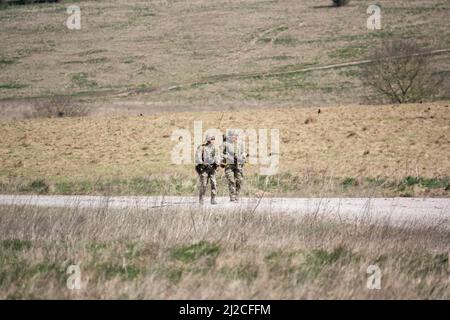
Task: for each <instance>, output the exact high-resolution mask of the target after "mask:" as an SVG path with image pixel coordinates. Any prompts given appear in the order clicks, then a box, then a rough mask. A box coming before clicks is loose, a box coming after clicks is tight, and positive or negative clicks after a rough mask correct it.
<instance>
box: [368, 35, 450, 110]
mask: <svg viewBox="0 0 450 320" xmlns="http://www.w3.org/2000/svg"><path fill="white" fill-rule="evenodd" d="M369 60H373V62H372V63H369V64H365V65H363V66H362V72H361V75H362V80H363V83H364V84H365V85H367V86H368V87H369V88H371V89H372V90H373V91H374V92H375V93H376V94H377V95H378V96H381V97H384V98H387V99H388V100H389V101H390V102H393V103H408V102H419V101H423V100H426V99H432V98H434V97H435V96H436V95H437V94H438V92H439V87H440V85H441V84H442V82H443V78H442V77H441V76H439V75H438V73H437V72H436V70H434V68H433V66H432V64H431V60H430V56H429V55H427V54H425V52H424V51H423V49H422V48H421V47H420V46H419V45H417V43H415V42H414V41H404V40H402V41H390V42H385V43H383V44H382V45H381V47H379V48H376V49H374V50H373V51H372V53H371V54H370V56H369Z"/></svg>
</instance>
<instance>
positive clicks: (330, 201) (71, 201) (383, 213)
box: [0, 195, 450, 228]
mask: <svg viewBox="0 0 450 320" xmlns="http://www.w3.org/2000/svg"><path fill="white" fill-rule="evenodd" d="M196 200H197V199H196V198H195V197H102V196H30V195H0V205H29V206H48V207H79V208H104V207H108V208H116V209H125V208H127V209H133V208H136V209H148V210H152V209H157V208H165V207H169V208H178V209H180V210H189V209H190V210H192V209H193V210H197V209H199V208H200V207H199V204H198V203H197V201H196ZM218 202H219V204H217V205H214V206H212V205H210V204H209V203H207V204H204V205H203V207H202V209H203V210H204V211H205V212H212V211H221V212H223V211H225V212H240V211H245V212H248V213H284V214H303V215H317V216H320V217H327V218H332V219H337V220H342V221H343V220H345V221H352V222H363V223H367V222H372V221H385V222H387V221H389V223H392V224H395V225H401V224H403V223H408V224H409V225H410V224H419V225H439V226H441V227H445V228H450V199H444V198H424V199H421V198H372V199H369V198H260V199H258V198H243V199H241V200H240V202H239V203H231V202H229V201H228V199H227V198H218Z"/></svg>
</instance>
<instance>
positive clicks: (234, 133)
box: [227, 130, 238, 138]
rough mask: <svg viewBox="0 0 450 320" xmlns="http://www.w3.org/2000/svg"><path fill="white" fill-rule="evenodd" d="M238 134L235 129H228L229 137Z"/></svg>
mask: <svg viewBox="0 0 450 320" xmlns="http://www.w3.org/2000/svg"><path fill="white" fill-rule="evenodd" d="M237 135H238V134H237V132H236V131H235V130H228V131H227V138H232V137H236V136H237Z"/></svg>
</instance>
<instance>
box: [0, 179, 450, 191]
mask: <svg viewBox="0 0 450 320" xmlns="http://www.w3.org/2000/svg"><path fill="white" fill-rule="evenodd" d="M197 185H198V181H197V177H196V176H195V174H194V173H193V175H192V176H189V177H187V176H181V175H173V176H169V177H158V176H154V177H151V176H150V177H130V178H113V177H112V178H98V179H92V180H86V179H69V178H58V179H57V180H52V179H34V180H29V181H27V180H22V179H17V180H15V179H10V180H9V181H3V182H0V193H4V194H49V195H111V196H114V195H116V196H120V195H123V196H125V195H144V196H145V195H148V196H150V195H164V194H166V195H168V194H170V195H179V196H181V195H196V194H197V192H198V189H197ZM416 186H417V187H420V188H418V189H417V188H415V187H416ZM256 190H259V191H265V192H267V194H271V195H274V196H286V195H289V196H317V194H320V195H321V196H355V197H359V196H367V195H370V196H382V197H393V196H407V197H413V196H421V195H423V194H427V196H429V194H428V193H427V192H429V191H439V192H440V194H441V195H444V194H447V195H450V178H449V177H439V178H428V177H411V176H408V177H405V178H403V179H400V180H393V179H389V178H387V177H378V178H370V177H342V178H340V177H309V178H308V180H305V179H304V178H303V177H301V176H298V175H294V174H290V173H280V174H277V175H273V176H263V175H258V174H254V175H249V176H246V177H245V180H244V189H243V196H254V192H255V191H256ZM218 191H219V193H218V195H219V196H227V195H228V188H227V183H226V180H225V179H224V178H222V179H220V178H219V179H218ZM423 192H425V193H423Z"/></svg>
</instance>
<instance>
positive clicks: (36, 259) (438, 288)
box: [0, 206, 450, 299]
mask: <svg viewBox="0 0 450 320" xmlns="http://www.w3.org/2000/svg"><path fill="white" fill-rule="evenodd" d="M436 225H438V222H437V223H436ZM0 235H1V236H0V257H1V259H0V264H1V268H0V270H1V271H0V281H1V289H0V298H9V299H23V298H101V299H113V298H145V299H153V298H160V299H161V298H163V299H166V298H168V299H174V298H186V299H195V298H197V299H203V298H209V299H228V298H232V299H236V298H237V299H250V298H251V299H300V298H327V299H329V298H337V299H342V298H350V299H357V298H383V299H384V298H386V299H416V298H431V299H433V298H438V299H440V298H444V299H448V298H450V296H449V292H450V291H449V274H448V267H449V264H448V252H449V247H448V243H449V240H450V239H449V233H448V230H442V229H440V228H439V227H437V226H436V227H429V228H422V229H420V228H417V226H416V227H414V226H413V225H410V226H408V225H404V226H403V227H396V228H394V227H390V226H389V225H387V223H386V224H385V223H378V224H371V225H363V224H344V223H337V222H330V221H326V220H322V219H321V218H318V217H315V216H307V217H295V216H285V215H280V214H270V213H266V214H258V215H255V214H252V213H250V212H249V211H245V210H244V211H236V212H234V213H228V214H223V213H220V212H210V211H197V210H193V211H184V210H183V209H173V208H172V209H167V208H161V209H154V210H149V211H139V210H137V209H130V210H121V211H115V210H110V209H108V208H104V209H97V210H89V209H81V208H72V209H50V208H37V207H26V206H25V207H15V206H10V207H6V206H3V207H0ZM72 264H78V265H79V266H80V268H81V280H82V289H81V290H79V291H76V290H75V291H71V290H68V289H67V288H66V281H67V278H68V275H67V274H66V269H67V267H68V266H69V265H72ZM374 264H375V265H378V266H379V267H380V269H381V270H382V284H381V285H382V288H381V290H368V289H367V288H366V283H367V279H368V276H369V275H368V274H367V273H366V270H367V267H368V266H369V265H374Z"/></svg>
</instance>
